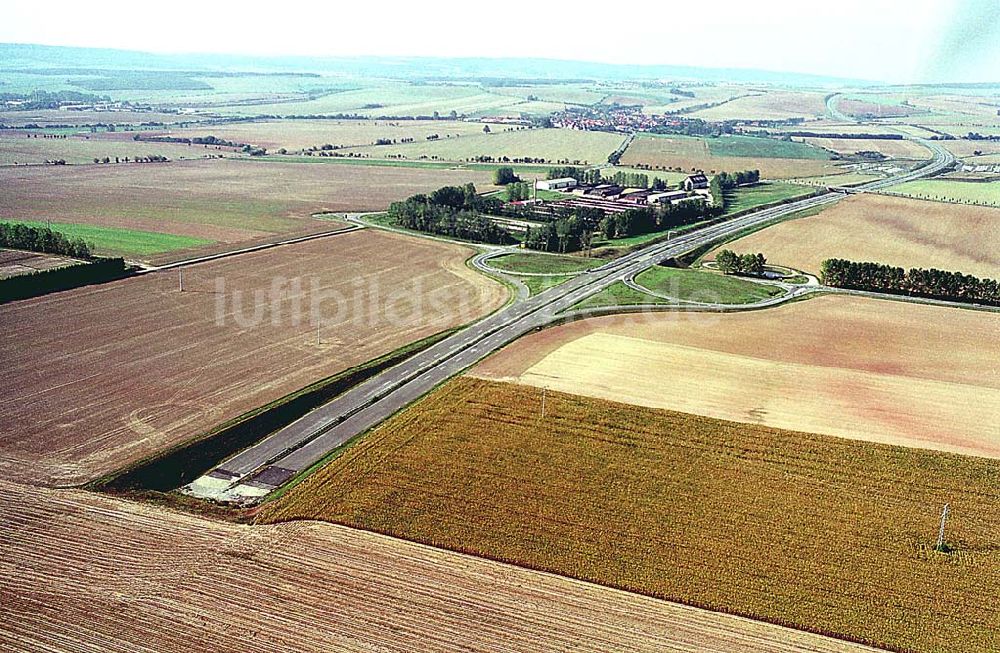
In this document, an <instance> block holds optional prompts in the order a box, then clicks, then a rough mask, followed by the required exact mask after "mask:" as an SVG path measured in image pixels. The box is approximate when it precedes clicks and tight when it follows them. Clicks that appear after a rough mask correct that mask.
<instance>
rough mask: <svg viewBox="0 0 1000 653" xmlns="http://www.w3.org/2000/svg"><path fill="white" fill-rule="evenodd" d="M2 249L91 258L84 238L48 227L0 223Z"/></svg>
mask: <svg viewBox="0 0 1000 653" xmlns="http://www.w3.org/2000/svg"><path fill="white" fill-rule="evenodd" d="M0 247H9V248H11V249H23V250H26V251H29V252H40V253H42V254H58V255H60V256H72V257H73V258H82V259H89V258H90V246H89V245H88V244H87V243H86V242H85V241H84V240H83V239H82V238H69V237H67V236H66V234H63V233H60V232H58V231H53V230H52V229H50V228H48V227H32V226H29V225H26V224H19V223H16V222H15V223H10V222H0Z"/></svg>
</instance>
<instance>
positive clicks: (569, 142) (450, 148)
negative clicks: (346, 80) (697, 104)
mask: <svg viewBox="0 0 1000 653" xmlns="http://www.w3.org/2000/svg"><path fill="white" fill-rule="evenodd" d="M491 129H492V130H493V131H492V133H489V134H484V133H482V128H480V133H479V134H478V135H476V136H465V137H462V138H450V139H444V138H442V139H439V140H436V141H426V140H425V141H423V142H415V143H402V144H397V145H380V146H371V147H363V148H357V149H354V150H351V151H353V152H360V153H362V154H365V155H366V156H371V157H382V158H385V157H397V156H399V157H403V158H405V159H421V158H427V159H439V160H443V161H465V160H467V159H475V158H476V157H481V156H489V157H493V158H496V159H499V158H501V157H508V158H510V159H520V158H524V157H531V158H542V159H545V160H546V161H548V162H550V163H556V162H559V161H568V162H570V163H584V164H590V165H598V164H602V163H606V162H607V160H608V155H609V154H611V153H612V152H614V151H615V150H616V149H617V148H618V146H620V145H621V144H622V142H623V141H624V140H625V136H624V135H622V134H612V133H608V132H597V131H580V130H576V129H520V130H513V131H503V130H504V127H503V126H502V125H493V126H492V127H491Z"/></svg>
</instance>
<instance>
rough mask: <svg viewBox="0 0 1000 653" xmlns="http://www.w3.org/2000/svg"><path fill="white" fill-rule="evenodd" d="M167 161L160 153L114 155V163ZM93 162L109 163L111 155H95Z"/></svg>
mask: <svg viewBox="0 0 1000 653" xmlns="http://www.w3.org/2000/svg"><path fill="white" fill-rule="evenodd" d="M167 161H170V159H168V158H167V157H165V156H163V155H162V154H150V155H148V156H136V157H132V158H129V157H125V158H121V157H118V156H116V157H115V163H130V162H133V163H166V162H167ZM63 163H66V162H65V161H63ZM94 163H111V157H110V156H106V157H104V158H101V157H98V156H95V157H94ZM57 165H58V164H57Z"/></svg>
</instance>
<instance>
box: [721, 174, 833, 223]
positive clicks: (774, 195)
mask: <svg viewBox="0 0 1000 653" xmlns="http://www.w3.org/2000/svg"><path fill="white" fill-rule="evenodd" d="M815 192H816V190H815V189H813V188H807V187H803V186H799V185H796V184H782V183H778V182H768V183H764V184H758V185H756V186H746V187H744V188H737V189H735V190H732V191H726V194H725V201H726V212H725V215H731V214H733V213H736V212H738V211H744V210H747V209H752V208H755V207H758V206H763V205H765V204H770V203H771V202H780V201H782V200H787V199H792V198H794V197H808V196H810V195H812V194H813V193H815Z"/></svg>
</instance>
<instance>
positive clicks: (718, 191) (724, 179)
mask: <svg viewBox="0 0 1000 653" xmlns="http://www.w3.org/2000/svg"><path fill="white" fill-rule="evenodd" d="M758 182H760V170H743V171H741V172H720V173H718V174H716V175H715V176H714V177H712V181H710V182H709V184H708V189H709V191H710V192H711V193H712V206H713V209H715V212H716V213H719V214H721V213H722V211H723V209H724V208H725V205H726V191H727V190H733V189H734V188H736V187H737V186H743V185H745V184H756V183H758Z"/></svg>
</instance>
